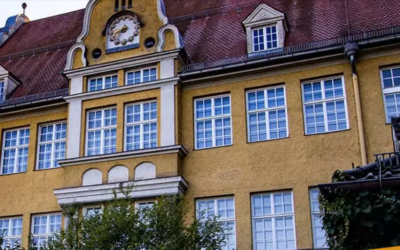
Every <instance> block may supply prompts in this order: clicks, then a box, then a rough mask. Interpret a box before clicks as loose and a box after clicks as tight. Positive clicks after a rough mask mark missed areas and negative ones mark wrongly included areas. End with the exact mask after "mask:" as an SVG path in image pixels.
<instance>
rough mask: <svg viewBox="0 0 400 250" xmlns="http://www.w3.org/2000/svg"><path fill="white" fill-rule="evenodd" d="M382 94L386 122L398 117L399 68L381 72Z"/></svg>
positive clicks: (399, 94)
mask: <svg viewBox="0 0 400 250" xmlns="http://www.w3.org/2000/svg"><path fill="white" fill-rule="evenodd" d="M381 79H382V90H383V91H382V92H383V99H384V103H385V111H386V122H387V123H390V122H391V121H390V119H391V118H392V117H399V116H400V67H399V66H397V67H395V68H389V69H383V70H381Z"/></svg>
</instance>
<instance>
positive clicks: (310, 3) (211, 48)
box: [165, 0, 400, 62]
mask: <svg viewBox="0 0 400 250" xmlns="http://www.w3.org/2000/svg"><path fill="white" fill-rule="evenodd" d="M261 3H265V4H267V5H268V6H270V7H272V8H274V9H276V10H278V11H280V12H282V13H284V14H285V15H286V18H287V22H288V26H289V32H288V33H287V34H286V41H285V45H286V46H291V45H297V44H302V43H308V42H315V41H321V40H328V39H333V38H339V37H344V36H347V35H350V34H357V33H361V32H365V31H370V30H377V29H383V28H388V27H392V26H399V25H400V18H399V17H398V15H399V14H398V13H400V1H398V0H380V1H376V0H247V1H244V0H218V1H214V0H190V1H188V0H165V5H166V9H167V16H168V17H170V21H172V22H173V23H174V24H175V25H176V26H177V27H178V28H179V30H180V31H181V33H182V34H183V36H184V42H185V46H186V51H187V53H188V55H189V56H190V59H191V60H192V61H193V62H202V61H215V60H219V59H222V58H226V57H237V56H241V55H244V54H246V52H247V47H246V46H247V45H246V39H245V30H244V27H243V25H242V21H243V20H244V19H245V18H246V17H247V16H248V15H249V14H250V13H251V12H252V11H253V10H254V9H255V8H256V6H258V5H259V4H261ZM346 13H347V15H346Z"/></svg>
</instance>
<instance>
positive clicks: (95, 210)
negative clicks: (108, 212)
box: [82, 205, 104, 218]
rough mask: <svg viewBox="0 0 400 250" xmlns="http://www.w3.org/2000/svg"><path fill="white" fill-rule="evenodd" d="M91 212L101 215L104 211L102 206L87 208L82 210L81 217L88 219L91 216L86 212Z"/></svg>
mask: <svg viewBox="0 0 400 250" xmlns="http://www.w3.org/2000/svg"><path fill="white" fill-rule="evenodd" d="M90 210H93V211H94V213H95V214H96V213H99V214H102V213H103V211H104V206H103V205H99V206H87V207H83V208H82V216H83V218H90V217H91V216H92V215H90V214H88V211H90ZM97 211H98V212H97Z"/></svg>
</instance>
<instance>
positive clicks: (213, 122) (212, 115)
mask: <svg viewBox="0 0 400 250" xmlns="http://www.w3.org/2000/svg"><path fill="white" fill-rule="evenodd" d="M221 101H222V100H221ZM214 102H215V99H214V98H211V117H212V118H211V129H212V130H211V138H212V146H213V147H215V146H216V145H217V138H216V134H215V120H216V119H217V118H216V117H215V105H214ZM204 107H205V104H204Z"/></svg>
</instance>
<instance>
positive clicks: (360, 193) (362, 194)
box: [358, 191, 369, 197]
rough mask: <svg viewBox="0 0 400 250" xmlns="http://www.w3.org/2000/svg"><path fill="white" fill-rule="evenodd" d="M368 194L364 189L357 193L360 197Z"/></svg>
mask: <svg viewBox="0 0 400 250" xmlns="http://www.w3.org/2000/svg"><path fill="white" fill-rule="evenodd" d="M368 194H369V192H368V191H364V192H359V193H358V195H359V196H361V197H365V196H367V195H368Z"/></svg>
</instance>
